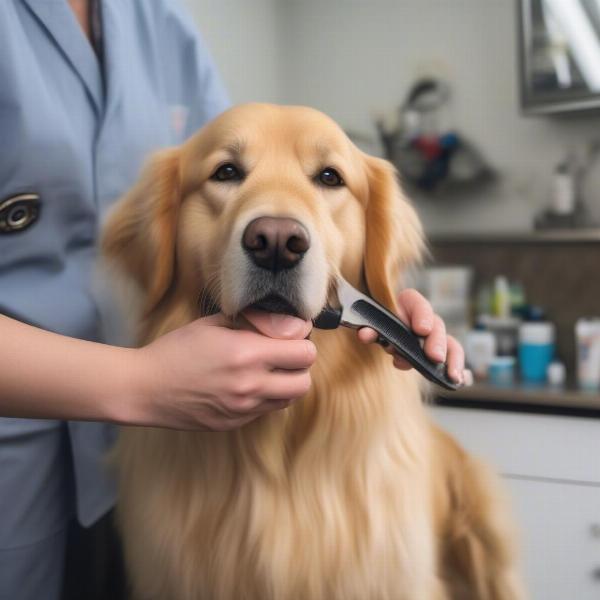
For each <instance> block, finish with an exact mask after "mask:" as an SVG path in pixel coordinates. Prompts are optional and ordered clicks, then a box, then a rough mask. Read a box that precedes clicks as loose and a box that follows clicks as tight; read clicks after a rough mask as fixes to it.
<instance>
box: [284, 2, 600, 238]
mask: <svg viewBox="0 0 600 600" xmlns="http://www.w3.org/2000/svg"><path fill="white" fill-rule="evenodd" d="M284 5H285V18H284V21H283V25H284V27H285V40H286V44H285V47H284V52H285V54H284V58H285V65H286V69H285V72H284V90H285V96H284V98H285V100H286V101H287V102H291V103H302V104H309V105H312V106H315V107H317V108H320V109H322V110H324V111H325V112H327V113H328V114H330V115H331V116H332V117H334V118H335V119H336V120H337V121H339V122H340V123H341V124H342V125H343V126H344V127H346V128H347V129H351V130H357V131H360V132H364V133H369V134H372V135H374V129H373V125H372V123H373V116H374V115H375V114H377V113H378V112H389V111H393V110H394V108H395V107H396V106H398V104H399V103H400V101H401V100H402V99H403V97H404V94H405V93H406V90H407V89H408V87H409V86H410V83H411V82H412V80H413V79H414V77H416V76H418V75H423V74H428V73H433V74H435V75H438V76H443V77H445V78H447V79H448V80H449V81H450V83H451V85H452V86H453V91H454V100H453V106H452V110H451V116H452V120H453V122H454V124H455V126H456V127H458V129H459V131H462V132H464V133H465V134H466V135H467V136H468V137H469V138H470V139H471V141H473V142H474V143H476V144H477V145H478V146H479V148H480V149H481V150H482V151H483V152H484V154H485V155H486V156H487V158H488V161H489V162H490V163H491V164H492V165H493V166H494V167H495V168H496V169H497V170H498V171H499V173H500V176H501V177H500V179H499V181H498V184H496V185H494V186H493V187H492V188H491V189H489V190H486V192H485V193H484V194H479V195H477V196H475V197H472V198H470V199H460V200H458V201H457V200H453V201H446V200H444V199H440V200H431V199H429V200H427V199H423V198H417V199H416V203H417V207H418V210H419V212H420V214H421V216H422V218H423V220H424V222H425V225H426V228H427V229H428V230H429V231H430V232H442V231H444V232H449V231H452V232H456V231H465V230H471V231H473V230H475V231H484V230H499V229H500V230H510V231H514V230H515V229H519V230H524V229H528V228H529V227H530V226H531V223H532V219H533V215H534V214H535V212H536V211H538V210H539V209H540V207H541V206H542V205H543V204H544V203H545V202H546V201H547V199H548V194H549V193H550V190H551V172H552V169H553V168H554V166H555V164H556V163H557V162H558V161H559V160H560V158H561V157H562V156H563V154H564V153H565V151H566V149H567V148H569V147H570V146H572V145H574V144H575V145H577V144H580V143H581V142H582V141H583V140H587V139H590V137H592V136H594V135H600V127H599V126H600V118H598V117H594V118H589V117H587V118H581V117H579V118H575V119H573V118H569V119H565V118H560V119H549V118H532V117H527V118H526V117H521V116H520V115H519V106H518V86H517V81H518V78H517V71H516V64H517V44H516V17H515V2H514V1H513V0H452V1H448V0H395V1H392V0H370V1H368V2H367V0H321V1H319V0H302V1H301V2H298V1H295V0H288V1H287V2H285V3H284ZM597 171H600V168H599V169H597ZM598 189H600V174H599V175H598V176H597V177H596V178H595V180H594V181H590V185H588V188H587V190H586V192H587V194H588V197H589V200H590V203H591V204H593V209H594V213H595V215H596V217H597V218H598V219H599V220H600V202H599V200H598V192H597V191H595V190H598ZM413 197H414V196H413Z"/></svg>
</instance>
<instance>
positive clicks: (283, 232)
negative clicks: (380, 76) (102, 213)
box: [103, 104, 422, 319]
mask: <svg viewBox="0 0 600 600" xmlns="http://www.w3.org/2000/svg"><path fill="white" fill-rule="evenodd" d="M421 249H422V237H421V228H420V224H419V221H418V218H417V216H416V214H415V212H414V210H413V208H412V207H411V206H410V204H409V203H408V202H407V201H406V199H405V198H404V196H403V195H402V193H401V191H400V189H399V187H398V184H397V181H396V176H395V173H394V170H393V168H392V167H391V165H389V163H387V162H386V161H383V160H381V159H378V158H374V157H371V156H367V155H366V154H364V153H363V152H361V151H360V150H358V149H357V148H356V147H355V146H354V145H353V144H352V142H351V141H350V140H349V139H348V138H347V136H346V135H345V134H344V133H343V131H342V130H341V129H340V128H339V127H338V126H337V125H336V124H335V123H334V122H333V121H332V120H331V119H329V118H328V117H326V116H325V115H323V114H322V113H320V112H318V111H316V110H312V109H308V108H302V107H291V106H273V105H262V104H250V105H243V106H238V107H236V108H233V109H231V110H229V111H227V112H226V113H224V114H222V115H221V116H219V117H218V118H217V119H215V120H214V121H212V122H211V123H209V124H208V125H206V126H205V127H204V128H203V129H202V130H200V131H199V132H198V133H197V134H196V135H195V136H193V137H192V138H191V139H190V140H189V141H187V142H186V143H185V144H183V145H182V146H180V147H177V148H173V149H169V150H165V151H163V152H162V153H160V154H158V155H157V156H155V157H154V158H153V159H152V160H151V162H150V163H149V164H148V166H147V167H146V169H145V172H144V174H143V175H142V177H141V179H140V181H139V182H138V183H137V185H136V186H135V187H134V188H133V189H132V190H131V191H130V192H129V194H128V195H126V196H125V198H124V199H123V200H122V201H121V202H120V203H119V204H118V205H117V207H116V209H115V210H114V211H113V213H112V215H111V216H110V218H109V221H108V223H107V227H106V229H105V234H104V238H103V250H104V254H105V255H106V256H108V258H109V259H112V260H114V261H116V262H117V263H118V264H119V266H120V267H121V268H123V269H124V270H125V272H126V273H127V274H128V275H129V276H130V277H132V278H133V279H134V280H136V281H137V283H138V284H139V286H140V287H141V289H142V292H143V296H144V304H145V310H146V314H149V313H152V311H153V310H155V309H156V308H157V307H158V306H160V305H161V304H164V303H165V302H168V299H169V298H171V297H178V298H182V297H183V298H187V299H189V301H191V302H197V301H199V302H200V304H201V305H202V306H204V308H205V309H206V308H212V309H215V308H220V309H221V310H222V311H223V312H224V313H225V314H226V315H229V316H234V315H236V314H237V313H239V312H240V311H242V310H243V309H244V308H246V307H248V306H252V305H254V306H257V307H262V308H265V309H268V310H272V311H275V312H288V313H291V314H297V315H299V316H301V317H303V318H305V319H309V318H314V317H315V316H316V315H317V314H318V313H319V312H320V310H321V309H322V307H323V306H324V305H325V304H326V302H327V300H328V294H329V293H330V290H331V284H332V282H333V281H334V280H335V276H336V275H337V274H342V275H343V276H344V277H345V278H346V279H347V280H348V281H350V282H351V283H353V284H354V285H355V286H357V287H361V288H363V289H365V288H367V289H368V291H369V292H370V293H371V294H372V295H373V297H375V298H376V299H378V300H379V301H380V302H382V303H383V304H385V305H387V306H388V307H391V308H393V307H394V288H395V283H396V277H397V275H398V274H399V273H400V272H401V270H402V267H403V266H406V265H407V264H409V263H411V262H413V261H414V260H416V259H417V258H418V257H419V255H420V252H421Z"/></svg>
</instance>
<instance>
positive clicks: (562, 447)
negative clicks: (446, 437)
mask: <svg viewBox="0 0 600 600" xmlns="http://www.w3.org/2000/svg"><path fill="white" fill-rule="evenodd" d="M430 410H431V413H432V417H433V419H434V421H436V422H437V423H438V424H439V425H440V426H441V427H442V428H443V429H445V430H446V431H448V432H449V433H451V434H452V435H454V437H455V438H456V439H457V440H458V441H459V442H460V443H461V444H462V445H463V446H464V447H465V449H467V450H468V451H470V452H471V453H472V454H474V455H475V456H479V457H480V458H482V459H484V460H485V461H486V462H487V463H489V464H491V465H492V466H493V467H495V468H496V469H497V470H498V471H499V472H500V473H502V474H505V475H519V476H531V477H534V478H535V477H538V478H549V479H555V480H561V481H570V482H574V483H597V484H599V485H600V419H590V418H581V417H563V416H554V415H528V414H522V413H510V412H499V411H491V410H477V409H470V408H449V407H440V406H433V407H431V409H430Z"/></svg>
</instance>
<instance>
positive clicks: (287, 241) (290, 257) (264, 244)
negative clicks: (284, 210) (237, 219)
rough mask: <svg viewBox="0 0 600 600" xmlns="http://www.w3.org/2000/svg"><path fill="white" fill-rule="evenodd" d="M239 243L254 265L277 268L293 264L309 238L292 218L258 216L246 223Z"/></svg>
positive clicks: (295, 263) (275, 269)
mask: <svg viewBox="0 0 600 600" xmlns="http://www.w3.org/2000/svg"><path fill="white" fill-rule="evenodd" d="M242 246H243V248H244V250H245V251H246V252H247V253H248V254H249V255H250V257H251V258H252V260H253V261H254V264H255V265H257V266H259V267H261V268H262V269H269V271H273V272H276V271H281V270H283V269H291V268H292V267H294V266H296V265H297V264H298V263H299V262H300V259H301V258H302V257H303V256H304V254H305V252H306V251H307V250H308V249H309V248H310V238H309V236H308V231H306V229H305V228H304V226H303V225H302V224H301V223H299V222H298V221H296V220H294V219H288V218H282V217H259V218H258V219H254V221H251V222H250V223H248V226H247V227H246V230H245V231H244V235H243V236H242Z"/></svg>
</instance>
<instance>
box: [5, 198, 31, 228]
mask: <svg viewBox="0 0 600 600" xmlns="http://www.w3.org/2000/svg"><path fill="white" fill-rule="evenodd" d="M39 213H40V197H39V196H38V195H37V194H19V195H17V196H11V197H10V198H6V199H5V200H2V201H1V202H0V233H16V232H17V231H23V230H25V229H27V228H28V227H30V226H31V225H33V224H34V223H35V222H36V221H37V219H38V215H39Z"/></svg>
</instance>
